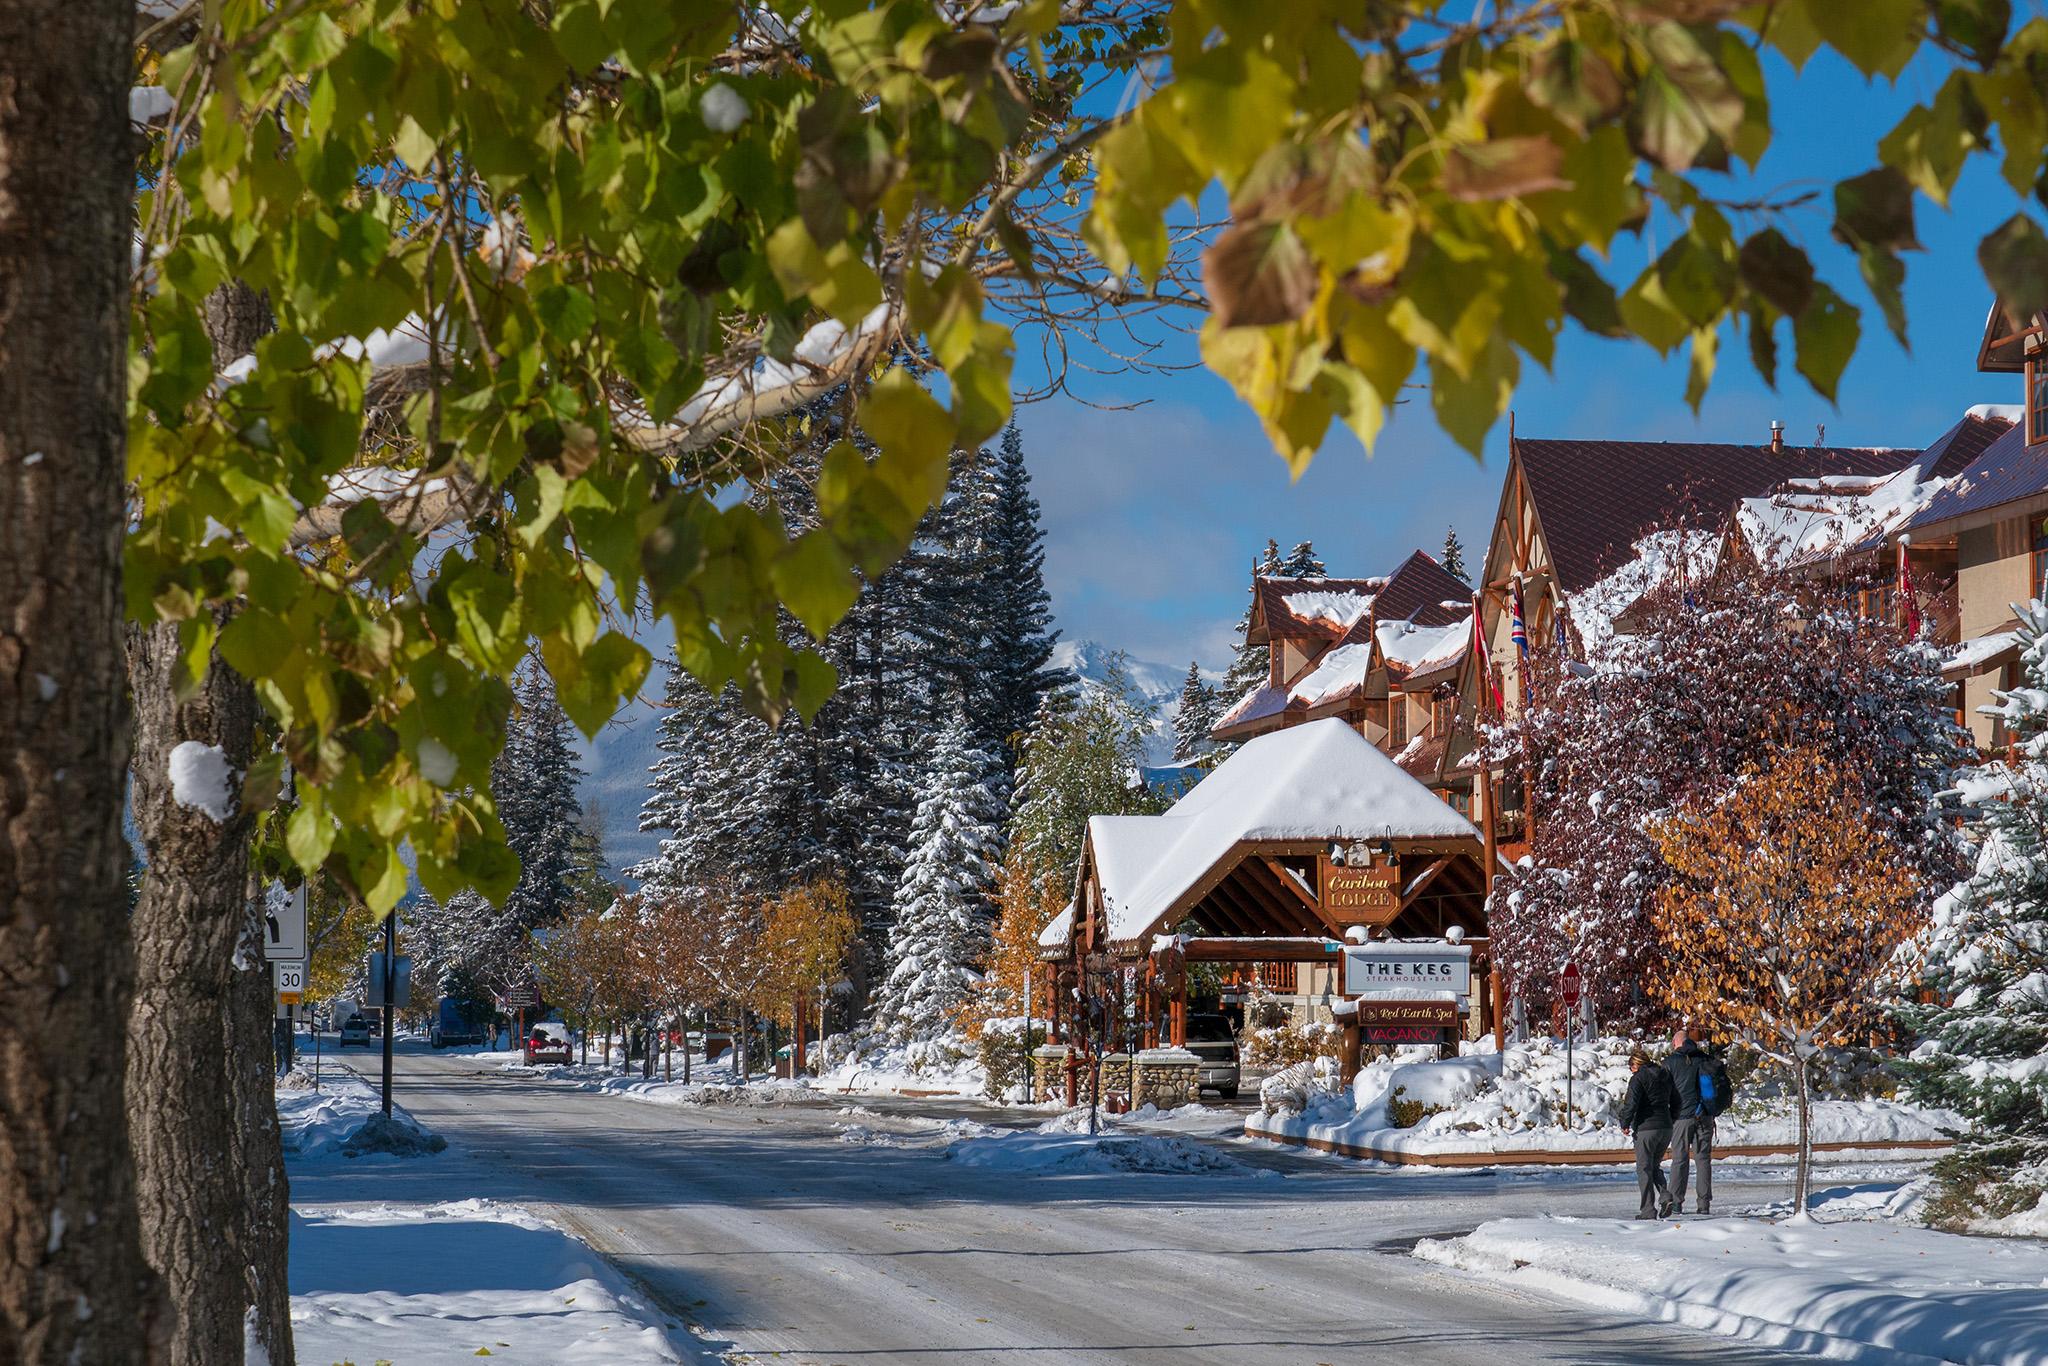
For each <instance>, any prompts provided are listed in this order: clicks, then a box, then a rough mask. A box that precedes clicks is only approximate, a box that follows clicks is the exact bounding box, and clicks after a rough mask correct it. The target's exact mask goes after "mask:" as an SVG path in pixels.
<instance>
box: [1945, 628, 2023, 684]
mask: <svg viewBox="0 0 2048 1366" xmlns="http://www.w3.org/2000/svg"><path fill="white" fill-rule="evenodd" d="M2019 646H2020V632H2019V627H2018V625H2017V624H2015V625H2014V627H2013V629H2011V630H2009V631H1994V632H1992V633H1991V634H1990V635H1988V636H1979V637H1977V638H1976V639H1975V640H1966V641H1964V642H1962V644H1960V645H1957V646H1954V647H1953V648H1951V649H1949V650H1948V651H1947V652H1945V653H1944V654H1943V655H1942V657H1941V673H1942V677H1944V678H1950V679H1955V678H1969V677H1972V676H1973V675H1975V674H1978V673H1981V672H1983V671H1984V669H1985V668H1987V667H1988V666H1989V665H1991V664H1994V663H1998V662H2001V661H2002V660H2003V659H2004V657H2005V656H2006V655H2007V654H2008V653H2017V652H2018V650H2019Z"/></svg>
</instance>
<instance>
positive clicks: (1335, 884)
mask: <svg viewBox="0 0 2048 1366" xmlns="http://www.w3.org/2000/svg"><path fill="white" fill-rule="evenodd" d="M1322 872H1323V889H1322V903H1323V910H1324V911H1325V912H1327V913H1328V914H1329V916H1330V918H1331V919H1332V920H1335V921H1336V922H1337V923H1338V924H1340V925H1385V924H1388V923H1390V922H1391V921H1392V920H1393V919H1394V917H1395V916H1397V915H1399V914H1400V913H1401V872H1400V870H1399V869H1398V868H1395V867H1393V866H1392V865H1390V864H1378V865H1375V866H1373V867H1370V868H1347V867H1345V866H1344V865H1342V864H1338V863H1332V862H1330V861H1329V860H1328V859H1324V860H1322Z"/></svg>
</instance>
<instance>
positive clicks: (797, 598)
mask: <svg viewBox="0 0 2048 1366" xmlns="http://www.w3.org/2000/svg"><path fill="white" fill-rule="evenodd" d="M771 575H772V577H773V579H774V583H775V592H776V595H777V596H778V597H780V598H781V599H782V601H783V604H784V605H785V606H787V607H788V608H789V610H790V614H791V615H792V616H794V617H795V618H796V619H797V620H798V621H800V622H802V623H803V624H804V627H805V629H806V630H808V631H809V632H810V633H811V636H812V637H813V638H814V639H816V640H823V639H824V638H825V633H826V632H827V631H830V630H831V629H832V628H833V627H834V626H836V625H838V624H839V619H840V618H841V617H844V616H845V615H846V611H847V609H848V608H850V607H852V606H853V603H854V599H856V598H857V597H859V596H860V581H859V580H858V579H856V578H855V577H854V574H853V566H852V565H851V564H849V563H848V562H847V559H846V554H845V552H844V551H842V550H841V549H840V548H839V544H838V542H836V541H835V540H833V538H832V536H831V535H830V534H829V533H828V532H826V531H824V530H822V529H820V530H816V531H807V532H805V533H804V534H803V535H801V536H799V537H797V538H796V540H794V541H792V542H790V545H789V548H788V549H786V550H784V551H783V552H782V554H781V555H780V556H778V557H777V558H776V561H775V565H774V568H773V570H772V571H771Z"/></svg>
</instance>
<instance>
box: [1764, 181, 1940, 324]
mask: <svg viewBox="0 0 2048 1366" xmlns="http://www.w3.org/2000/svg"><path fill="white" fill-rule="evenodd" d="M1835 235H1836V236H1837V237H1839V238H1841V240H1842V241H1844V242H1847V243H1848V244H1849V245H1851V246H1856V245H1858V244H1865V243H1867V244H1868V245H1870V246H1873V247H1878V248H1881V249H1883V250H1885V251H1887V252H1899V251H1919V250H1920V239H1919V238H1918V237H1917V236H1915V235H1914V232H1913V187H1912V185H1911V184H1910V183H1908V181H1907V180H1906V177H1905V176H1904V175H1902V174H1900V173H1899V171H1897V170H1896V169H1894V168H1893V167H1890V166H1880V167H1878V168H1877V169H1876V170H1874V171H1865V172H1864V173H1863V174H1862V175H1860V176H1856V177H1854V178H1852V179H1849V180H1845V181H1843V182H1842V183H1841V184H1839V185H1837V186H1835ZM1785 311H1786V312H1788V313H1790V312H1793V311H1794V310H1792V309H1786V310H1785Z"/></svg>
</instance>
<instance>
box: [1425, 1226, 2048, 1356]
mask: <svg viewBox="0 0 2048 1366" xmlns="http://www.w3.org/2000/svg"><path fill="white" fill-rule="evenodd" d="M1828 1194H1829V1195H1831V1196H1832V1197H1834V1198H1833V1199H1832V1200H1831V1201H1830V1202H1829V1204H1830V1205H1842V1204H1859V1205H1861V1206H1863V1218H1861V1219H1858V1220H1843V1221H1839V1222H1837V1221H1835V1220H1833V1219H1831V1218H1830V1219H1828V1220H1827V1221H1815V1220H1808V1221H1805V1222H1802V1223H1797V1224H1794V1223H1772V1222H1767V1221H1765V1220H1762V1219H1755V1218H1716V1219H1694V1220H1686V1221H1684V1222H1682V1223H1674V1222H1668V1221H1650V1222H1636V1221H1633V1220H1609V1219H1568V1218H1541V1219H1500V1220H1494V1221H1492V1222H1489V1223H1486V1224H1482V1225H1480V1227H1479V1228H1478V1229H1476V1230H1475V1231H1473V1232H1472V1233H1470V1234H1467V1235H1465V1236H1464V1237H1462V1238H1450V1239H1444V1240H1439V1241H1425V1242H1423V1243H1422V1244H1421V1245H1419V1246H1418V1247H1417V1248H1416V1249H1415V1255H1416V1256H1417V1257H1420V1258H1422V1259H1423V1260H1425V1261H1430V1262H1436V1263H1439V1264H1442V1265H1445V1266H1452V1267H1458V1268H1461V1269H1463V1270H1466V1271H1471V1272H1475V1273H1478V1274H1480V1275H1482V1276H1486V1277H1489V1278H1492V1279H1497V1280H1501V1281H1506V1282H1509V1283H1511V1284H1515V1285H1520V1286H1528V1287H1532V1288H1536V1289H1541V1290H1546V1291H1549V1292H1551V1293H1553V1294H1557V1295H1561V1296H1563V1297H1565V1298H1568V1299H1572V1300H1577V1301H1580V1302H1582V1303H1585V1304H1591V1305H1595V1306H1597V1307H1600V1308H1603V1309H1611V1310H1614V1311H1616V1312H1618V1313H1623V1314H1630V1315H1640V1316H1642V1317H1645V1318H1650V1319H1659V1320H1663V1321H1666V1322H1672V1323H1682V1324H1686V1325H1689V1326H1691V1327H1695V1328H1703V1329H1707V1330H1710V1331H1713V1332H1717V1333H1726V1334H1730V1335H1733V1336H1736V1337H1741V1338H1746V1339H1751V1340H1754V1341H1757V1342H1762V1343H1769V1344H1773V1345H1778V1346H1784V1347H1789V1348H1793V1349H1795V1350H1799V1351H1807V1352H1814V1353H1818V1354H1820V1355H1823V1356H1826V1357H1829V1358H1832V1359H1835V1360H1843V1361H1884V1362H1896V1363H1920V1362H1962V1363H1970V1366H2022V1363H2027V1364H2029V1366H2040V1363H2048V1245H2044V1244H2041V1243H2037V1242H2020V1241H2008V1240H1999V1239H1991V1238H1970V1237H1963V1236H1960V1235H1957V1234H1949V1233H1936V1232H1933V1231H1931V1230H1928V1229H1924V1228H1912V1227H1906V1226H1902V1225H1897V1224H1891V1223H1884V1222H1872V1221H1871V1206H1872V1205H1873V1204H1882V1201H1881V1200H1878V1199H1877V1198H1876V1197H1877V1192H1875V1191H1864V1192H1862V1193H1860V1194H1859V1193H1858V1192H1857V1191H1855V1190H1846V1191H1838V1192H1829V1193H1828ZM1886 1198H1889V1197H1886ZM1829 1212H1831V1211H1827V1210H1825V1209H1824V1213H1829ZM1848 1212H1849V1211H1848V1210H1847V1209H1843V1210H1842V1213H1848Z"/></svg>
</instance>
